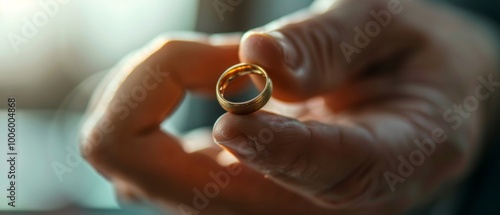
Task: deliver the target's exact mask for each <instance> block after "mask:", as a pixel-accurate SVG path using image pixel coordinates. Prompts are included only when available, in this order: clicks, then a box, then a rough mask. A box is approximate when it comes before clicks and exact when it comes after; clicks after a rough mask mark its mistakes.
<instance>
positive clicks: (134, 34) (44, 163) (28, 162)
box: [0, 0, 312, 214]
mask: <svg viewBox="0 0 500 215" xmlns="http://www.w3.org/2000/svg"><path fill="white" fill-rule="evenodd" d="M217 1H220V2H222V3H225V4H228V3H227V1H226V0H183V1H178V0H142V1H138V0H106V1H102V0H101V1H99V0H0V108H4V109H0V136H5V135H6V133H5V131H6V123H2V122H6V110H5V107H6V105H5V103H6V100H7V98H8V97H11V96H13V97H16V98H17V105H18V110H17V128H18V132H17V136H18V137H19V138H18V151H19V156H18V159H19V160H18V164H17V170H18V172H17V176H18V177H17V184H18V188H17V200H16V208H11V207H9V206H7V202H6V201H7V199H6V198H5V197H3V196H5V195H7V191H6V188H7V183H8V181H7V177H6V174H7V173H6V172H7V169H8V166H7V163H6V162H0V196H2V197H0V210H1V211H0V214H159V211H158V210H156V209H155V208H153V206H151V205H147V204H146V205H142V206H138V205H131V204H127V203H124V202H122V201H120V200H118V199H117V198H116V196H115V193H114V190H113V187H112V186H111V184H110V183H108V182H107V181H106V180H105V179H104V178H102V177H101V176H99V175H98V174H97V173H96V172H95V171H94V170H93V169H92V168H91V167H89V166H88V165H87V164H86V163H85V162H84V161H83V160H82V159H81V158H80V156H79V153H78V150H77V134H78V127H79V125H80V120H81V117H82V115H83V113H84V110H85V108H86V105H87V102H88V100H89V98H90V96H91V94H92V92H93V90H94V89H95V87H96V85H97V84H98V83H99V81H100V79H101V78H102V76H103V75H104V74H105V73H106V70H108V69H110V68H111V67H113V65H115V64H116V63H117V62H118V61H119V60H120V59H121V58H123V57H124V56H125V55H127V54H128V53H130V52H131V51H133V50H136V49H138V48H140V47H142V46H143V45H145V44H146V43H148V42H149V41H151V40H152V39H154V38H155V37H156V36H158V35H160V34H164V33H167V34H168V33H169V32H178V31H200V32H206V33H221V32H244V31H246V30H248V29H251V28H253V27H258V26H260V25H263V24H265V23H267V22H269V21H271V20H273V19H276V18H278V17H280V16H282V15H285V14H288V13H291V12H293V11H296V10H299V9H301V8H304V7H307V6H308V5H309V4H310V3H311V2H312V0H274V1H267V0H251V1H249V0H242V3H241V4H239V5H237V6H234V7H232V8H233V10H232V11H227V12H226V13H224V14H223V16H219V14H217V11H216V9H215V8H214V5H213V4H214V2H217ZM228 5H230V4H228ZM187 113H189V114H187ZM206 113H211V114H210V115H207V114H206ZM220 114H222V109H221V108H220V107H219V106H218V104H216V103H214V102H213V101H209V100H206V99H203V98H198V97H196V96H192V95H188V96H187V98H186V99H185V101H184V102H183V104H182V106H181V108H180V109H179V110H178V111H177V112H176V114H175V116H174V117H172V118H171V119H169V121H168V122H166V123H165V128H166V129H167V130H169V131H171V132H178V133H182V132H185V131H188V130H190V129H193V128H197V127H201V126H211V125H212V124H213V122H214V121H215V119H216V118H217V117H218V116H219V115H220ZM188 122H189V123H188ZM6 150H7V146H6V144H5V145H4V144H1V145H0V161H4V160H6V159H7V157H6ZM4 175H5V176H4ZM11 210H15V211H11Z"/></svg>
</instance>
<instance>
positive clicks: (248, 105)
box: [216, 63, 273, 115]
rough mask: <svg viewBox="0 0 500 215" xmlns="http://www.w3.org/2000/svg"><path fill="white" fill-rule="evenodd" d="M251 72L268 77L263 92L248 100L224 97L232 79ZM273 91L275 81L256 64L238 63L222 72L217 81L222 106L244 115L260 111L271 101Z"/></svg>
mask: <svg viewBox="0 0 500 215" xmlns="http://www.w3.org/2000/svg"><path fill="white" fill-rule="evenodd" d="M250 74H257V75H260V76H262V77H264V78H265V79H266V85H265V87H264V89H263V90H262V92H260V93H259V95H257V96H256V97H255V98H253V99H251V100H249V101H246V102H231V101H228V100H226V99H225V98H224V91H225V90H226V87H227V86H228V85H229V84H230V83H231V81H233V80H234V79H236V78H238V77H240V76H244V75H250ZM272 92H273V83H272V82H271V79H270V78H269V76H268V75H267V73H266V71H265V70H264V69H262V68H261V67H260V66H257V65H255V64H249V63H240V64H236V65H234V66H232V67H230V68H229V69H227V70H226V71H224V73H222V75H221V76H220V78H219V81H217V89H216V93H217V101H219V104H220V105H221V106H222V108H224V110H226V111H227V112H229V113H234V114H240V115H242V114H250V113H253V112H255V111H258V110H259V109H261V108H262V107H264V105H266V103H267V102H268V101H269V99H270V98H271V94H272Z"/></svg>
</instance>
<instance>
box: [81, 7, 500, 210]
mask: <svg viewBox="0 0 500 215" xmlns="http://www.w3.org/2000/svg"><path fill="white" fill-rule="evenodd" d="M389 8H391V9H392V11H389ZM401 8H403V9H401ZM383 10H385V11H388V12H387V13H384V14H389V15H390V16H391V20H390V21H387V20H388V19H387V17H385V18H386V21H387V22H388V24H387V26H385V27H382V24H379V26H380V32H379V33H378V34H375V33H373V32H371V35H373V36H368V39H369V42H368V39H366V37H365V44H362V43H363V42H362V40H363V38H362V37H363V36H357V34H359V33H357V32H356V31H355V30H354V29H355V27H356V26H358V27H359V29H362V31H363V30H364V29H365V26H366V25H367V24H369V23H372V22H371V21H374V22H375V23H377V22H379V23H381V22H380V21H378V20H377V19H375V18H374V17H373V16H372V15H371V14H370V12H371V11H375V12H376V13H377V12H380V11H383ZM397 11H399V13H397V14H396V13H393V12H397ZM379 16H380V14H379V15H378V16H377V17H379ZM379 18H380V17H379ZM464 26H467V27H464ZM271 28H273V29H271ZM471 28H472V29H476V28H475V27H472V24H471V23H467V22H465V21H463V20H462V19H460V17H459V15H458V14H456V13H454V12H451V11H449V10H448V9H443V8H438V7H436V6H432V5H427V3H420V2H414V3H411V2H404V3H402V5H400V7H396V9H394V5H392V6H388V5H387V2H386V1H378V0H377V1H370V2H366V1H359V0H357V1H352V0H351V1H338V3H337V4H336V5H334V6H333V7H332V8H330V9H329V11H327V12H324V13H320V12H316V11H308V12H305V13H302V14H299V15H296V16H294V18H292V19H288V20H286V19H285V20H282V22H279V23H277V24H273V25H269V26H265V27H264V28H262V29H259V31H257V32H252V33H247V34H246V35H245V36H244V38H243V39H242V42H241V43H240V44H238V42H232V41H233V40H231V39H228V40H227V41H229V42H228V43H227V44H223V45H221V44H214V43H213V42H211V40H210V39H211V38H210V37H207V38H199V39H197V40H193V41H191V42H188V41H178V40H172V39H170V40H165V41H163V42H160V43H155V44H156V45H152V46H150V47H152V48H151V49H146V51H143V52H142V53H139V54H138V55H137V57H136V58H132V59H129V60H127V61H125V62H126V63H125V64H124V65H123V66H120V67H118V69H117V70H116V71H117V72H116V73H115V74H113V75H111V76H110V78H109V79H108V80H109V81H105V82H104V83H105V84H106V85H105V86H106V87H105V88H103V89H102V91H103V92H104V93H103V95H102V96H101V97H100V98H99V99H97V100H96V101H95V102H94V105H93V107H92V108H91V109H90V115H89V119H88V124H87V126H86V127H85V129H84V133H83V137H84V139H83V143H84V144H83V146H84V150H83V151H84V152H86V153H85V156H86V158H87V159H88V161H89V162H90V163H91V164H92V165H94V166H95V168H96V169H97V170H98V171H99V172H101V173H102V174H103V175H104V176H106V177H107V178H108V179H109V180H111V181H113V182H114V183H115V184H116V185H117V187H118V191H119V192H121V193H128V194H131V195H132V196H141V197H146V198H149V199H151V200H152V201H155V202H157V203H158V204H160V205H170V206H173V208H174V209H176V210H184V211H189V212H193V213H197V212H200V213H201V214H323V213H324V214H332V213H334V214H343V213H348V214H356V213H372V214H373V213H375V214H380V213H383V214H389V213H400V212H402V211H404V210H406V209H408V208H409V207H411V206H412V205H414V204H416V203H419V202H420V201H422V200H425V199H427V198H429V197H430V196H431V195H432V194H435V193H436V191H437V188H438V187H439V186H442V185H443V184H444V183H449V182H453V181H452V179H453V178H454V177H460V176H464V175H465V173H466V171H467V170H468V169H469V168H470V167H471V166H472V164H473V162H472V161H473V160H474V158H475V157H476V156H477V155H478V154H479V152H480V149H481V145H480V142H479V140H480V138H481V133H480V131H481V130H482V129H483V127H482V125H484V123H485V119H487V117H488V112H487V111H486V108H485V107H486V106H487V104H486V102H485V101H482V100H484V99H481V98H485V97H484V96H485V95H487V94H488V95H490V96H491V95H492V92H489V89H490V88H488V87H482V88H481V89H480V90H479V91H478V90H476V89H477V88H478V86H485V85H481V82H480V81H478V77H483V78H484V79H486V80H488V79H493V80H494V81H495V80H498V79H495V76H491V75H492V74H493V72H495V71H496V69H497V68H495V59H496V58H495V53H494V50H493V49H492V48H491V39H490V38H487V37H486V36H484V35H483V34H480V33H476V32H484V31H483V30H482V29H477V30H470V29H471ZM364 34H367V33H364ZM458 35H460V38H459V37H458ZM452 36H454V37H452ZM356 38H357V39H359V40H358V41H357V43H356V42H355V41H354V40H357V39H356ZM464 41H467V43H465V42H464ZM158 44H159V45H158ZM349 45H350V46H349ZM238 50H239V59H238ZM239 60H241V61H242V62H249V63H256V64H258V65H261V66H263V67H264V68H265V69H266V70H267V71H268V73H269V75H270V77H271V78H272V80H273V83H274V96H275V97H276V99H279V100H282V101H287V102H296V104H295V105H294V107H295V108H294V111H287V113H286V114H287V115H288V116H287V117H285V116H282V115H279V114H278V113H272V112H269V111H267V112H266V111H259V112H256V113H254V114H251V115H246V116H237V115H232V114H225V115H223V116H222V117H221V118H220V119H219V120H218V122H217V123H216V125H215V126H214V132H213V138H214V139H215V141H216V142H217V143H218V144H220V145H222V146H223V147H224V148H225V149H226V150H227V151H229V152H231V153H233V154H234V155H235V156H236V157H237V158H238V159H239V161H240V162H241V163H236V164H235V163H233V164H231V165H229V166H225V165H227V163H224V162H222V160H223V159H221V158H222V157H223V156H225V154H224V153H225V151H222V152H221V151H220V149H219V148H217V147H210V148H206V149H204V150H201V151H196V152H190V153H188V152H186V151H185V150H184V149H183V148H182V139H178V138H175V137H173V136H172V135H169V134H166V133H164V132H163V131H161V130H160V127H159V126H160V123H161V122H162V121H163V120H164V119H165V117H167V116H168V115H170V114H171V113H172V112H173V111H174V109H175V107H176V106H177V105H178V103H179V101H180V100H181V99H182V97H183V95H184V93H185V92H186V91H187V90H189V91H193V92H195V93H202V94H209V95H213V94H214V88H215V87H214V86H215V82H216V80H217V78H218V76H219V75H220V73H221V72H222V71H224V70H225V69H226V68H228V67H229V66H231V65H233V64H236V63H238V62H239ZM494 81H493V82H492V83H491V84H490V86H489V87H493V88H494V87H497V86H498V83H497V82H494ZM155 83H156V85H155ZM240 85H243V84H241V83H240ZM141 86H143V88H144V89H145V90H144V92H146V93H143V94H141V92H143V91H141V88H140V87H141ZM478 92H479V94H477V93H478ZM131 95H132V96H131ZM134 95H135V97H134ZM476 95H483V97H481V98H479V99H478V102H480V103H479V107H476V108H473V109H474V110H472V111H468V112H465V111H460V109H464V107H463V106H464V105H463V106H462V107H458V108H455V107H454V104H457V105H461V104H464V101H466V100H465V99H466V98H469V97H468V96H476ZM272 103H273V104H274V105H273V104H271V105H270V106H269V107H268V108H269V109H271V110H273V111H274V112H276V111H279V110H283V106H285V107H288V106H289V105H288V104H281V105H278V103H279V102H277V101H272ZM466 107H470V106H466ZM285 109H286V108H285ZM448 109H450V110H451V112H449V111H448ZM445 115H446V118H445V119H444V121H443V116H445ZM428 138H430V139H429V140H428V141H427V140H426V139H428ZM196 139H197V141H199V144H203V143H209V144H210V143H211V142H212V138H210V137H203V136H199V137H197V138H196ZM415 141H417V142H422V141H424V142H425V143H420V144H416V143H415ZM438 142H439V143H438ZM433 143H434V144H433ZM420 155H422V156H420ZM400 158H403V160H406V161H408V162H407V164H403V167H404V168H402V169H403V171H402V172H401V171H400V170H399V169H401V165H402V163H404V162H402V161H401V159H400ZM419 158H421V159H422V160H419ZM414 164H418V165H414ZM411 169H413V170H411ZM388 173H389V174H388ZM391 174H392V175H391ZM263 175H267V176H268V178H269V179H270V180H268V179H265V178H264V177H263ZM387 175H389V177H387ZM226 182H227V183H226ZM214 185H215V186H216V187H217V188H215V187H214ZM207 187H209V188H207ZM204 189H207V190H204ZM216 190H217V192H215V191H216ZM200 193H201V194H200ZM207 194H209V195H208V196H207ZM200 196H204V198H203V197H200ZM193 200H194V201H193ZM205 200H206V201H205ZM207 202H208V203H207ZM171 208H172V207H171ZM177 212H180V211H177Z"/></svg>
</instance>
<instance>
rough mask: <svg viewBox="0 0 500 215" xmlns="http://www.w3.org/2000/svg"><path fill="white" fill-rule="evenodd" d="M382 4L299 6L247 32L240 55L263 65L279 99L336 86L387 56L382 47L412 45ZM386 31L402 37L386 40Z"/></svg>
mask: <svg viewBox="0 0 500 215" xmlns="http://www.w3.org/2000/svg"><path fill="white" fill-rule="evenodd" d="M387 4H388V3H387V1H379V0H375V1H360V0H351V1H343V0H339V1H337V2H336V3H335V4H334V5H333V6H332V7H331V8H330V9H328V10H327V11H326V12H318V11H317V10H312V9H307V10H304V11H299V12H297V13H295V14H292V15H290V16H287V17H284V18H282V19H279V20H277V21H274V22H272V23H269V24H268V25H266V26H264V27H262V28H259V29H255V30H253V31H250V32H247V33H246V34H245V35H244V36H243V38H242V42H241V44H240V50H239V57H240V60H241V61H242V62H248V63H255V64H258V65H260V66H262V67H263V68H265V69H267V71H268V73H269V76H270V77H271V79H272V80H273V84H274V87H275V89H274V93H273V94H274V96H275V97H276V98H278V99H281V100H284V101H301V100H305V99H308V98H310V97H313V96H317V95H321V94H324V93H326V92H329V91H331V90H335V89H336V88H337V87H338V86H339V85H341V84H343V83H344V82H345V80H346V79H347V78H348V77H352V76H355V75H356V73H358V74H359V72H362V71H363V70H365V68H367V67H368V65H369V63H371V62H373V61H374V60H376V59H379V58H382V56H387V55H389V54H388V53H387V52H390V53H391V54H392V53H397V52H398V51H399V50H400V49H403V48H404V47H406V45H405V44H412V42H411V41H412V38H414V37H416V36H415V35H414V34H410V33H409V32H407V33H404V32H398V33H397V34H395V32H394V29H393V27H391V26H395V25H396V23H393V22H397V19H396V16H401V15H402V14H400V15H398V14H397V13H399V12H401V11H399V10H398V8H396V9H394V6H390V5H387ZM405 4H406V3H405ZM408 4H409V3H408ZM399 6H400V7H402V5H399ZM405 6H408V5H405ZM399 9H400V8H399ZM399 27H401V26H399ZM398 29H400V30H398V31H403V30H401V28H398ZM387 35H398V38H405V39H404V40H403V39H398V40H394V38H392V39H391V41H387V43H385V42H384V40H388V39H390V37H387ZM382 44H383V46H382ZM388 50H389V51H388Z"/></svg>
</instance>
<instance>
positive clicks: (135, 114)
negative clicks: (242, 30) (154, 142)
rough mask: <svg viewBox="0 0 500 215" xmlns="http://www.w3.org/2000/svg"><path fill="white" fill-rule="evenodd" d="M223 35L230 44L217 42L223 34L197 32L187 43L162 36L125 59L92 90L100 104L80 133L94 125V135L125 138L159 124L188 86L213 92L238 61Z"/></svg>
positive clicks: (235, 47) (235, 52) (85, 132)
mask: <svg viewBox="0 0 500 215" xmlns="http://www.w3.org/2000/svg"><path fill="white" fill-rule="evenodd" d="M185 38H186V37H183V38H182V39H185ZM227 39H228V40H227V41H229V42H230V43H228V42H225V43H223V42H221V41H223V40H224V36H223V35H222V36H221V35H218V36H217V37H214V38H211V37H207V36H204V35H197V36H194V37H192V40H191V41H187V40H175V39H173V38H163V37H162V38H160V39H157V40H155V41H154V42H153V43H151V44H150V45H148V46H146V47H145V48H144V49H142V50H140V51H138V52H137V53H136V54H134V55H133V56H132V57H128V58H127V59H126V60H125V61H124V63H121V64H120V65H119V66H118V67H117V68H115V69H114V70H113V71H112V72H111V73H110V74H109V76H108V77H107V78H106V79H105V81H104V82H103V83H102V85H101V86H102V87H101V88H102V92H97V93H96V94H97V96H98V97H100V98H99V99H97V100H96V101H97V102H96V104H98V105H97V106H96V107H95V108H93V109H91V113H90V116H89V119H88V120H87V123H86V125H84V128H83V130H84V133H83V136H84V137H85V136H86V137H88V136H89V135H90V134H91V133H92V132H91V130H93V129H94V130H96V131H97V134H98V135H97V136H98V138H97V139H102V138H103V135H108V134H109V135H112V134H113V135H116V136H117V138H123V139H129V138H131V137H132V136H133V135H137V134H138V133H142V132H147V131H148V130H151V129H155V128H158V127H159V125H160V123H161V122H162V121H163V120H164V119H165V117H166V116H168V115H169V114H170V113H171V112H172V111H173V110H174V109H175V108H176V107H177V105H178V104H179V102H180V101H181V99H182V98H183V95H184V93H185V92H186V90H189V91H193V92H196V93H202V94H209V95H213V94H214V91H215V84H216V82H217V79H218V78H219V75H220V74H221V73H222V72H223V71H224V70H225V69H226V68H228V67H229V66H231V65H233V64H236V63H237V62H238V57H237V50H238V46H237V44H236V43H234V42H237V40H234V36H230V37H228V38H227ZM211 42H213V43H214V44H221V45H212V44H210V43H211ZM236 84H238V83H236ZM239 85H240V86H241V85H242V82H240V84H239ZM236 88H237V86H236ZM95 133H96V132H94V134H95Z"/></svg>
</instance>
